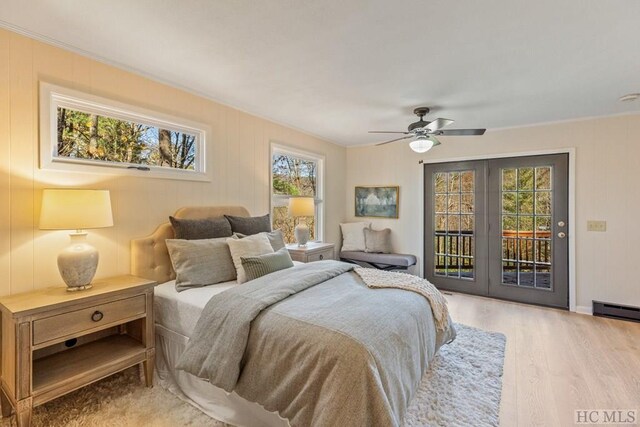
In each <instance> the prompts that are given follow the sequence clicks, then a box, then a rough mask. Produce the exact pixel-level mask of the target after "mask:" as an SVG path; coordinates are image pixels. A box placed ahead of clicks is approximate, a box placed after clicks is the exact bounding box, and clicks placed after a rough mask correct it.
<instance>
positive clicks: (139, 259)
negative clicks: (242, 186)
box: [131, 206, 249, 283]
mask: <svg viewBox="0 0 640 427" xmlns="http://www.w3.org/2000/svg"><path fill="white" fill-rule="evenodd" d="M222 215H234V216H249V211H247V210H246V209H245V208H244V207H242V206H195V207H185V208H180V209H178V210H177V211H176V213H175V214H173V216H174V217H176V218H191V219H202V218H215V217H219V216H222ZM166 239H173V228H172V227H171V224H170V223H169V222H165V223H164V224H160V226H158V228H156V231H154V232H153V233H152V234H151V235H149V236H147V237H142V238H140V239H134V240H132V241H131V274H133V275H134V276H138V277H144V278H145V279H151V280H155V281H156V282H158V283H164V282H168V281H169V280H173V279H175V278H176V274H175V272H174V271H173V267H172V266H171V260H170V259H169V252H168V251H167V244H166V243H165V240H166Z"/></svg>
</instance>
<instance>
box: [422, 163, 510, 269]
mask: <svg viewBox="0 0 640 427" xmlns="http://www.w3.org/2000/svg"><path fill="white" fill-rule="evenodd" d="M433 179H434V186H435V188H434V189H435V192H434V196H433V197H434V200H433V204H434V206H435V210H436V214H435V215H434V224H433V225H434V236H433V238H434V250H435V253H434V256H435V267H434V269H435V271H434V273H435V274H436V275H437V276H446V277H452V278H463V279H473V278H474V276H475V274H474V272H475V270H474V260H475V251H474V243H475V242H474V238H475V235H474V232H475V229H474V225H475V205H474V202H475V200H474V192H475V175H474V171H473V170H467V171H456V172H436V173H434V174H433ZM514 218H516V217H514Z"/></svg>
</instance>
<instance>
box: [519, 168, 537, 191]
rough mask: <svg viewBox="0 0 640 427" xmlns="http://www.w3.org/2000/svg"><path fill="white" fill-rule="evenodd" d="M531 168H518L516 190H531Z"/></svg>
mask: <svg viewBox="0 0 640 427" xmlns="http://www.w3.org/2000/svg"><path fill="white" fill-rule="evenodd" d="M533 170H534V169H533V168H518V191H527V190H533Z"/></svg>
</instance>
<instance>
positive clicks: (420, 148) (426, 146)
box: [409, 135, 434, 153]
mask: <svg viewBox="0 0 640 427" xmlns="http://www.w3.org/2000/svg"><path fill="white" fill-rule="evenodd" d="M433 144H434V142H433V140H432V139H431V138H429V137H428V136H424V135H420V136H417V137H416V139H414V140H413V141H411V142H410V143H409V147H411V149H412V150H413V151H415V152H416V153H426V152H427V151H429V150H431V148H432V147H433Z"/></svg>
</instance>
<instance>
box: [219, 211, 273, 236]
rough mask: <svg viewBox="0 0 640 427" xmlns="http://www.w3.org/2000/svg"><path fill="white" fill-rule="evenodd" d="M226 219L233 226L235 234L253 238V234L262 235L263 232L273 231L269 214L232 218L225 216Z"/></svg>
mask: <svg viewBox="0 0 640 427" xmlns="http://www.w3.org/2000/svg"><path fill="white" fill-rule="evenodd" d="M225 218H227V220H228V221H229V224H231V230H232V231H233V232H234V233H242V234H246V235H247V236H251V235H253V234H258V233H262V232H263V231H265V232H267V233H268V232H269V231H271V220H270V219H269V214H266V215H264V216H249V217H244V216H232V215H225Z"/></svg>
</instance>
